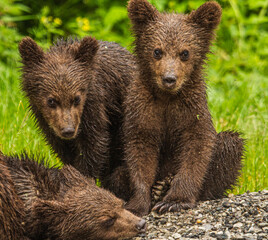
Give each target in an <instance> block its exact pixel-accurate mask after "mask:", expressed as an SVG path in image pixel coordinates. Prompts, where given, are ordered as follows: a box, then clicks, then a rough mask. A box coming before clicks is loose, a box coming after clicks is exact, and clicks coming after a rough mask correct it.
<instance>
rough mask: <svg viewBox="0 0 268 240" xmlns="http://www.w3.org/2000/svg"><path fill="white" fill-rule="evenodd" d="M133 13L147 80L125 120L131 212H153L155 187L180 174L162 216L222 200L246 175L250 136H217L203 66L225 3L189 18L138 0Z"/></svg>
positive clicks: (161, 205)
mask: <svg viewBox="0 0 268 240" xmlns="http://www.w3.org/2000/svg"><path fill="white" fill-rule="evenodd" d="M128 12H129V18H130V20H131V22H132V25H133V32H134V36H135V42H134V46H135V54H136V56H137V63H138V73H139V75H138V77H137V78H135V79H134V81H133V82H132V83H130V86H129V89H128V92H127V97H126V101H125V117H124V123H123V134H124V141H125V146H124V147H125V160H126V165H127V170H128V172H129V181H130V187H132V188H133V193H132V196H131V197H130V200H129V202H128V203H127V209H129V210H131V211H132V212H134V213H136V214H138V215H144V214H147V213H148V212H149V210H150V207H151V190H152V186H153V184H154V183H155V182H156V181H159V180H161V179H165V178H166V177H167V176H169V174H172V175H173V176H174V177H173V180H172V182H171V184H170V188H169V190H168V191H167V193H166V195H165V197H164V198H163V200H162V201H160V202H158V203H157V204H156V205H155V206H154V208H153V210H155V211H157V212H159V213H163V212H165V211H178V210H180V209H182V208H183V209H185V208H192V207H194V206H195V203H196V202H197V201H198V200H203V199H214V198H219V197H222V196H223V195H224V192H225V191H226V190H227V189H229V188H231V186H232V185H233V184H235V183H236V179H237V177H238V175H239V171H240V170H241V158H242V155H243V139H242V138H240V137H239V134H238V133H235V132H232V131H227V132H222V133H219V134H217V133H216V131H215V128H214V126H213V123H212V119H211V115H210V112H209V110H208V104H207V99H206V84H205V81H204V77H203V66H204V65H205V60H206V59H207V58H206V55H207V53H208V52H209V46H210V45H211V42H212V40H213V39H214V30H215V29H216V27H217V26H218V24H219V22H220V19H221V7H220V5H219V4H218V3H216V2H206V3H205V4H203V5H202V6H201V7H199V8H198V9H197V10H196V11H192V12H191V13H190V14H188V15H184V14H175V13H160V12H158V11H157V9H156V8H155V7H153V6H152V5H151V4H150V3H149V2H147V1H146V0H130V1H129V3H128ZM121 170H122V171H121V172H120V171H118V172H119V173H118V174H115V179H116V177H117V176H118V175H119V174H121V175H120V177H121V179H123V180H122V182H123V183H124V186H126V189H128V188H127V187H129V186H127V184H126V181H127V173H126V171H125V174H124V169H121ZM115 181H119V180H118V178H117V179H116V180H115ZM114 185H116V183H115V184H114ZM118 185H119V184H118ZM122 191H124V189H123V190H122ZM125 193H127V191H125ZM128 197H129V196H127V195H126V196H125V198H126V199H127V198H128Z"/></svg>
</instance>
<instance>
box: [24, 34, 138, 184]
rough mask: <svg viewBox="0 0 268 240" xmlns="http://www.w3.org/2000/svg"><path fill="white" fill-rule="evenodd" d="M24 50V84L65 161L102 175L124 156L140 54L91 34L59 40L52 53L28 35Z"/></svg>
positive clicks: (40, 122)
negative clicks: (128, 100)
mask: <svg viewBox="0 0 268 240" xmlns="http://www.w3.org/2000/svg"><path fill="white" fill-rule="evenodd" d="M19 51H20V54H21V57H22V63H23V67H22V73H23V75H22V83H21V85H22V89H23V91H24V93H25V94H26V96H27V98H28V99H29V103H30V108H31V110H32V112H33V114H34V117H35V119H36V121H37V124H38V126H39V128H40V129H41V131H42V132H43V133H44V135H45V138H46V140H47V141H48V143H49V144H50V145H51V147H52V148H53V150H54V151H55V152H56V153H57V154H58V156H59V157H60V158H61V160H62V161H63V162H64V163H67V164H71V165H73V166H74V167H75V168H76V169H78V170H79V171H80V172H82V173H83V174H85V175H86V176H92V177H95V178H97V177H98V178H101V180H102V178H103V176H107V175H109V172H110V171H112V169H113V168H115V167H116V166H117V165H119V164H120V161H121V152H122V150H121V146H122V143H121V135H120V127H121V124H122V118H123V116H122V106H121V105H122V102H123V100H124V95H125V91H126V86H127V85H128V84H129V82H130V81H131V80H132V79H133V75H132V74H133V72H134V68H135V65H134V57H133V56H132V55H131V54H130V53H129V52H128V51H127V50H126V49H124V48H122V47H121V46H119V45H118V44H116V43H110V42H102V41H97V40H95V39H93V38H91V37H85V38H84V39H82V40H81V42H79V41H77V40H72V39H69V40H68V41H58V42H57V43H56V44H55V45H54V46H52V47H51V48H50V49H49V50H48V51H47V52H46V53H45V52H44V51H43V50H42V49H41V48H40V47H39V46H38V45H37V44H36V43H35V42H34V41H33V40H32V39H31V38H29V37H26V38H24V39H23V40H22V41H21V42H20V44H19Z"/></svg>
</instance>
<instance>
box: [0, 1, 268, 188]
mask: <svg viewBox="0 0 268 240" xmlns="http://www.w3.org/2000/svg"><path fill="white" fill-rule="evenodd" d="M150 2H151V3H153V4H154V5H155V6H156V7H157V8H158V10H160V11H168V12H172V11H175V12H181V13H189V12H190V11H191V10H192V9H196V8H198V7H199V6H200V5H201V4H202V3H204V2H205V1H204V0H150ZM218 2H219V3H220V4H221V6H222V8H223V16H222V22H221V24H220V27H219V30H218V32H217V36H218V37H217V40H216V43H215V45H214V46H213V49H212V50H213V52H214V55H210V57H209V60H210V61H209V62H208V63H209V66H208V70H207V74H208V79H209V82H208V85H209V89H208V99H209V106H210V110H211V113H212V116H213V118H214V124H215V126H216V128H217V130H218V131H222V130H226V129H237V130H240V131H242V132H243V133H244V137H245V138H247V147H246V150H247V153H246V157H245V166H244V169H243V175H242V177H241V180H240V183H239V186H238V187H237V189H236V190H235V193H238V192H239V193H241V192H244V191H246V190H251V191H256V190H259V189H263V188H267V187H268V181H267V176H268V173H267V169H268V168H267V159H268V126H267V123H268V0H219V1H218ZM126 5H127V1H126V0H112V1H111V0H98V1H93V0H57V1H53V0H46V1H44V0H40V1H36V0H23V1H22V0H1V1H0V119H1V120H0V149H1V150H2V151H3V152H6V153H10V152H13V153H15V152H20V151H21V150H23V149H25V148H26V149H27V150H30V151H33V152H41V153H43V154H44V155H46V156H47V157H48V158H49V159H51V160H52V161H54V160H53V159H55V158H53V155H52V152H51V151H50V149H49V147H48V146H46V145H45V143H44V141H43V139H42V136H40V133H39V132H38V131H37V129H36V127H35V126H34V121H33V119H32V118H31V117H30V114H29V111H28V110H27V101H26V100H25V98H24V97H23V95H22V93H21V91H20V87H19V75H20V74H19V71H18V66H19V65H20V64H19V56H18V50H17V44H18V42H19V41H20V40H21V38H22V37H24V36H31V37H32V38H33V39H34V40H36V41H37V42H38V43H39V44H40V45H41V46H43V47H45V48H48V47H49V46H50V45H51V44H52V42H53V41H54V40H55V39H56V38H58V37H67V36H69V35H74V36H78V37H83V36H86V35H92V36H94V37H96V38H97V39H100V40H107V41H114V42H118V43H120V44H121V45H123V46H125V47H127V48H129V49H131V48H130V45H131V42H132V41H133V39H132V37H131V33H130V23H129V20H128V16H127V11H126Z"/></svg>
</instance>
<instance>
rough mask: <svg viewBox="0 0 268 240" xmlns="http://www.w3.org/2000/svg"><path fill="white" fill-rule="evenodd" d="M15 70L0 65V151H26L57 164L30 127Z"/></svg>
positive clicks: (13, 67) (6, 152) (28, 115)
mask: <svg viewBox="0 0 268 240" xmlns="http://www.w3.org/2000/svg"><path fill="white" fill-rule="evenodd" d="M19 76H20V73H19V69H18V67H17V66H15V65H14V66H12V67H7V66H6V65H3V64H1V63H0V99H1V102H0V119H1V121H0V151H2V152H3V153H5V154H17V153H22V152H23V151H26V152H28V153H32V154H34V155H41V156H45V157H46V158H48V159H49V161H50V162H51V165H55V164H57V163H58V162H59V160H58V159H56V157H55V156H53V153H52V151H51V150H50V147H49V146H47V145H46V144H45V141H44V139H43V137H42V135H41V134H40V133H39V131H38V130H37V128H36V127H35V124H34V119H33V117H32V116H31V113H30V111H29V110H28V108H27V101H26V99H25V98H24V97H23V94H22V92H21V91H20V84H19V82H20V81H19Z"/></svg>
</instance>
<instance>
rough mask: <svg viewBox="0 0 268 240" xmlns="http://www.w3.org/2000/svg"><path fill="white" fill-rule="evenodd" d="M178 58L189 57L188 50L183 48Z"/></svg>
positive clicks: (185, 58) (184, 58)
mask: <svg viewBox="0 0 268 240" xmlns="http://www.w3.org/2000/svg"><path fill="white" fill-rule="evenodd" d="M180 58H181V60H182V61H187V60H188V58H189V51H188V50H183V51H182V52H181V53H180Z"/></svg>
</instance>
